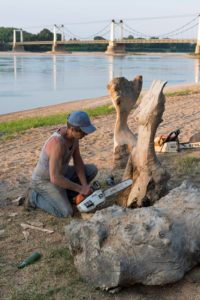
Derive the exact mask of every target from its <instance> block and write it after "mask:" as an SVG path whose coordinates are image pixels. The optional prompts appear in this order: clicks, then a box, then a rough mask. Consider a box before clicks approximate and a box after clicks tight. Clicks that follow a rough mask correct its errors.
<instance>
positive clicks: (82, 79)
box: [0, 54, 200, 114]
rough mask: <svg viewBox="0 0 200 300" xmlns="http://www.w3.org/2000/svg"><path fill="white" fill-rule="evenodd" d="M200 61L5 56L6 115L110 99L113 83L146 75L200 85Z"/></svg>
mask: <svg viewBox="0 0 200 300" xmlns="http://www.w3.org/2000/svg"><path fill="white" fill-rule="evenodd" d="M199 73H200V60H199V59H193V58H189V57H186V56H184V55H159V54H158V55H153V56H152V55H151V56H150V55H137V56H125V57H107V56H105V55H99V56H92V55H91V56H81V55H80V56H77V55H74V56H73V55H70V56H65V55H57V56H55V55H54V56H52V55H49V56H14V55H11V56H3V55H0V114H5V113H9V112H14V111H20V110H25V109H29V108H36V107H41V106H46V105H50V104H57V103H61V102H65V101H74V100H80V99H85V98H92V97H98V96H104V95H107V91H106V85H107V83H108V82H109V81H110V80H111V79H112V78H113V77H118V76H124V77H126V78H127V79H129V80H130V79H132V78H134V77H135V76H136V75H140V74H141V75H142V76H143V79H144V85H143V86H144V87H145V88H148V87H149V86H150V84H151V82H152V80H154V79H161V80H166V81H168V85H176V84H183V83H191V82H198V81H199V79H200V75H199Z"/></svg>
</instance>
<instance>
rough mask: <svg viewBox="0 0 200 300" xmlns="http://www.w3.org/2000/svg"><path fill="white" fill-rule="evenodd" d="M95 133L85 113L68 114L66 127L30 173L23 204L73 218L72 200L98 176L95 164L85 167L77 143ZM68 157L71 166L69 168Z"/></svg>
mask: <svg viewBox="0 0 200 300" xmlns="http://www.w3.org/2000/svg"><path fill="white" fill-rule="evenodd" d="M95 130H96V128H95V127H94V126H93V125H92V124H91V122H90V119H89V117H88V115H87V113H86V112H84V111H77V112H73V113H71V114H70V115H69V117H68V120H67V126H64V127H61V128H60V129H58V131H56V132H54V133H53V134H52V135H51V136H50V138H49V139H48V140H47V141H46V142H45V144H44V146H43V148H42V151H41V154H40V158H39V161H38V163H37V165H36V167H35V169H34V171H33V174H32V187H31V189H30V191H29V193H28V194H29V195H28V197H27V198H28V200H27V201H26V202H28V204H27V203H26V204H27V205H28V206H29V207H33V208H36V207H39V208H41V209H43V210H45V211H47V212H48V213H50V214H53V215H55V216H57V217H67V216H72V215H73V208H72V205H71V204H72V200H73V197H74V196H75V195H77V194H82V195H85V196H86V195H89V194H90V192H91V189H90V186H89V182H90V181H91V180H92V179H93V178H94V177H95V176H96V174H97V167H96V166H95V165H93V164H89V165H84V163H83V160H82V157H81V154H80V151H79V140H80V139H82V138H84V137H85V136H86V135H87V134H90V133H92V132H94V131H95ZM71 157H72V158H73V163H74V165H73V166H69V161H70V159H71Z"/></svg>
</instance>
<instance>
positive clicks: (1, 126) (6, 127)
mask: <svg viewBox="0 0 200 300" xmlns="http://www.w3.org/2000/svg"><path fill="white" fill-rule="evenodd" d="M85 111H86V112H87V113H88V115H89V116H90V117H91V118H93V117H98V116H105V115H108V114H111V113H112V112H113V111H114V107H113V106H111V105H103V106H98V107H95V108H90V109H86V110H85ZM68 115H69V114H68ZM66 116H67V115H66V114H57V115H51V116H46V117H34V118H27V119H20V120H16V121H8V122H2V123H0V132H1V133H3V135H2V137H1V140H2V139H7V138H11V137H12V136H13V135H15V134H17V133H19V132H20V133H23V132H24V131H25V130H27V129H30V128H37V127H42V126H51V125H58V124H62V123H63V124H65V123H66Z"/></svg>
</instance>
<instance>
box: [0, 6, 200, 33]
mask: <svg viewBox="0 0 200 300" xmlns="http://www.w3.org/2000/svg"><path fill="white" fill-rule="evenodd" d="M198 14H200V0H167V1H163V0H151V1H150V0H149V1H148V0H55V1H53V0H0V26H5V27H19V28H23V29H25V30H27V31H29V32H39V31H40V30H41V29H43V28H44V27H46V28H49V29H52V28H53V24H58V25H59V24H64V25H65V28H67V29H69V30H70V31H71V32H73V33H75V34H77V35H79V36H80V37H87V36H89V35H92V34H95V33H96V32H98V31H100V30H101V29H102V28H104V27H105V26H106V25H107V24H109V21H110V20H111V19H115V20H120V19H123V20H124V22H125V23H126V24H127V25H128V26H130V27H131V28H134V29H135V30H138V31H141V32H144V33H146V34H149V35H159V34H165V33H167V32H170V31H172V30H174V29H176V28H179V27H181V26H183V25H184V24H186V23H187V22H190V21H191V20H192V19H193V18H194V17H195V15H198ZM183 15H186V16H185V17H182V16H183ZM168 16H178V17H177V18H167V17H168ZM151 17H160V19H145V20H133V19H137V18H151ZM86 22H88V23H89V22H91V23H89V24H84V23H86ZM78 23H79V24H78ZM81 23H82V24H81ZM129 33H130V34H131V32H128V31H127V32H125V33H124V34H125V35H128V34H129Z"/></svg>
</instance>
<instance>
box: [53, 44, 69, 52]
mask: <svg viewBox="0 0 200 300" xmlns="http://www.w3.org/2000/svg"><path fill="white" fill-rule="evenodd" d="M51 51H52V52H53V53H57V52H58V53H59V52H66V51H65V45H61V44H53V45H52V50H51Z"/></svg>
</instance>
